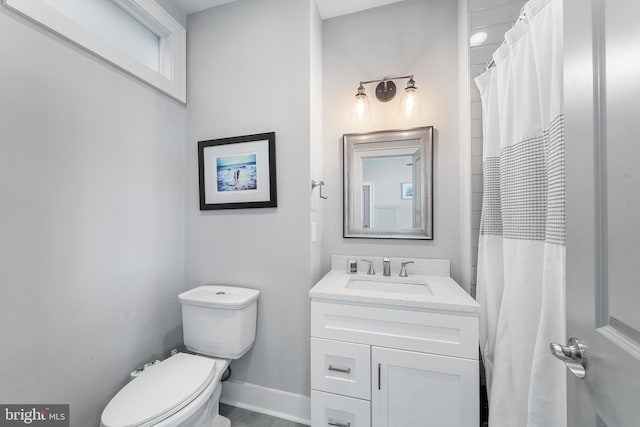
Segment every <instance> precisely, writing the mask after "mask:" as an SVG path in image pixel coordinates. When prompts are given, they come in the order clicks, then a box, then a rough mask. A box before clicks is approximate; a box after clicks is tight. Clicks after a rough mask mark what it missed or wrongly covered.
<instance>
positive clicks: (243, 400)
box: [220, 381, 311, 426]
mask: <svg viewBox="0 0 640 427" xmlns="http://www.w3.org/2000/svg"><path fill="white" fill-rule="evenodd" d="M220 402H222V403H224V404H227V405H231V406H235V407H238V408H242V409H247V410H249V411H253V412H259V413H261V414H266V415H271V416H274V417H278V418H282V419H285V420H289V421H293V422H296V423H300V424H305V425H308V426H310V425H311V400H310V398H309V396H305V395H302V394H295V393H289V392H288V391H282V390H277V389H275V388H268V387H262V386H259V385H255V384H249V383H241V382H236V381H225V382H224V383H222V397H220Z"/></svg>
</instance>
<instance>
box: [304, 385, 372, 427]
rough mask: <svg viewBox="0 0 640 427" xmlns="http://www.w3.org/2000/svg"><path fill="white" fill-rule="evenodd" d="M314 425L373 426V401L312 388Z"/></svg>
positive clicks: (331, 426) (337, 426) (329, 426)
mask: <svg viewBox="0 0 640 427" xmlns="http://www.w3.org/2000/svg"><path fill="white" fill-rule="evenodd" d="M311 426H312V427H371V403H370V402H369V401H367V400H360V399H353V398H351V397H345V396H338V395H336V394H330V393H324V392H322V391H316V390H311Z"/></svg>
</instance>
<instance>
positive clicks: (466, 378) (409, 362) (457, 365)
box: [371, 347, 479, 427]
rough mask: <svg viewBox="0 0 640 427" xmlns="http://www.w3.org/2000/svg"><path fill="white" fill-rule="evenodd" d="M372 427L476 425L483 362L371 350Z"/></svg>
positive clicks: (466, 426) (381, 349)
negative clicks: (481, 364) (479, 364)
mask: <svg viewBox="0 0 640 427" xmlns="http://www.w3.org/2000/svg"><path fill="white" fill-rule="evenodd" d="M371 374H372V375H371V389H372V390H371V426H372V427H470V426H472V427H475V426H477V425H478V410H479V402H478V388H479V385H478V361H477V360H470V359H462V358H457V357H449V356H437V355H433V354H425V353H416V352H413V351H403V350H391V349H387V348H380V347H372V348H371Z"/></svg>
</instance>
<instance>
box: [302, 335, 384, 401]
mask: <svg viewBox="0 0 640 427" xmlns="http://www.w3.org/2000/svg"><path fill="white" fill-rule="evenodd" d="M370 373H371V347H370V346H368V345H363V344H353V343H347V342H340V341H333V340H325V339H319V338H311V388H312V389H314V390H322V391H328V392H330V393H338V394H342V395H345V396H352V397H357V398H360V399H367V400H368V399H370V397H371V377H370Z"/></svg>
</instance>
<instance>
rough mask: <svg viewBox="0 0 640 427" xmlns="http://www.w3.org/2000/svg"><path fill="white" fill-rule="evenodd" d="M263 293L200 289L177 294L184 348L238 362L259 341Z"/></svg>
mask: <svg viewBox="0 0 640 427" xmlns="http://www.w3.org/2000/svg"><path fill="white" fill-rule="evenodd" d="M259 296H260V291H258V290H255V289H247V288H239V287H234V286H200V287H198V288H194V289H191V290H188V291H186V292H183V293H181V294H180V295H178V299H179V300H180V303H181V304H182V332H183V335H184V345H185V346H186V347H187V349H189V350H190V351H193V352H194V353H198V354H204V355H207V356H213V357H220V358H223V359H239V358H240V357H242V356H243V355H244V354H245V353H246V352H247V351H248V350H249V349H250V348H251V346H252V345H253V342H254V341H255V339H256V322H257V314H258V313H257V312H258V297H259Z"/></svg>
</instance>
